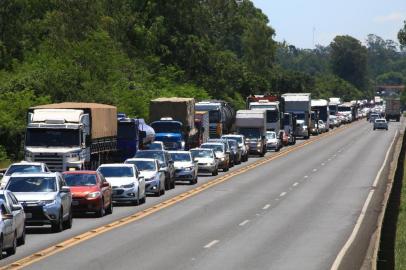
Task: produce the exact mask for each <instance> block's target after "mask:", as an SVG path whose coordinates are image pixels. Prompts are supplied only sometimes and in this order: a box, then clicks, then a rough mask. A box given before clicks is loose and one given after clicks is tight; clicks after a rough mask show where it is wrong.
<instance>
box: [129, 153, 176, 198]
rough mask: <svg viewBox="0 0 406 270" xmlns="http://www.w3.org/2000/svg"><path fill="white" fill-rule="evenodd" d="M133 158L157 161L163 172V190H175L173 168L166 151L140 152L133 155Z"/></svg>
mask: <svg viewBox="0 0 406 270" xmlns="http://www.w3.org/2000/svg"><path fill="white" fill-rule="evenodd" d="M135 158H152V159H157V160H158V161H159V167H160V168H162V170H163V171H164V172H165V189H166V190H169V189H172V188H175V167H174V165H173V160H172V158H171V155H170V154H169V152H168V151H164V150H142V151H138V152H137V154H135Z"/></svg>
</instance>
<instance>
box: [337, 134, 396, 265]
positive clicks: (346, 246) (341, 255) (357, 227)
mask: <svg viewBox="0 0 406 270" xmlns="http://www.w3.org/2000/svg"><path fill="white" fill-rule="evenodd" d="M397 134H398V131H397V130H396V133H395V136H394V137H393V140H392V142H391V144H390V146H389V148H388V151H386V155H385V159H384V161H383V163H382V166H381V168H380V169H379V171H378V174H377V175H376V177H375V180H374V182H373V184H372V187H373V188H372V189H371V190H370V191H369V193H368V197H367V199H366V201H365V204H364V206H363V207H362V210H361V214H360V215H359V217H358V219H357V222H356V223H355V227H354V230H353V231H352V233H351V235H350V237H349V238H348V240H347V242H346V243H345V244H344V246H343V247H342V248H341V250H340V252H339V253H338V255H337V257H336V259H335V260H334V263H333V265H332V266H331V268H330V270H337V269H339V267H340V265H341V262H342V261H343V259H344V256H345V254H346V253H347V252H348V250H349V248H350V247H351V245H352V244H353V243H354V241H355V237H356V236H357V234H358V232H359V230H360V228H361V224H362V222H363V221H364V218H365V215H366V213H367V210H368V207H369V204H370V202H371V200H372V196H373V195H374V193H375V188H376V187H377V185H378V182H379V178H381V174H382V172H383V169H384V168H385V164H386V162H387V161H388V158H389V153H390V151H391V150H392V146H393V144H394V143H395V139H396V136H397Z"/></svg>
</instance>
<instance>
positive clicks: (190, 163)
mask: <svg viewBox="0 0 406 270" xmlns="http://www.w3.org/2000/svg"><path fill="white" fill-rule="evenodd" d="M169 154H170V155H171V158H172V160H173V161H174V164H173V165H174V166H175V180H177V181H188V182H189V183H190V184H191V185H193V184H196V183H197V178H198V176H197V170H198V167H197V162H195V161H194V160H193V158H192V155H191V154H190V152H189V151H169Z"/></svg>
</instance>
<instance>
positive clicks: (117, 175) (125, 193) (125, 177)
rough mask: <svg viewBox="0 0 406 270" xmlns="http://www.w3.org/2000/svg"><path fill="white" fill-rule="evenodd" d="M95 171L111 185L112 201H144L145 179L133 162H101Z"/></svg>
mask: <svg viewBox="0 0 406 270" xmlns="http://www.w3.org/2000/svg"><path fill="white" fill-rule="evenodd" d="M97 171H98V172H99V173H101V175H103V177H104V178H105V179H106V180H107V181H108V182H109V183H110V185H111V186H112V187H113V201H116V202H129V203H132V204H135V205H140V204H143V203H145V201H146V193H145V179H144V177H143V176H141V175H140V172H139V171H138V169H137V167H135V165H134V164H117V163H114V164H102V165H100V166H99V168H97Z"/></svg>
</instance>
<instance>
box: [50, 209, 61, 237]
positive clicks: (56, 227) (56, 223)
mask: <svg viewBox="0 0 406 270" xmlns="http://www.w3.org/2000/svg"><path fill="white" fill-rule="evenodd" d="M62 213H63V212H62V211H61V213H59V218H58V220H57V221H54V222H53V223H52V225H51V230H52V232H54V233H58V232H61V231H63V217H62V216H63V214H62Z"/></svg>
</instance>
